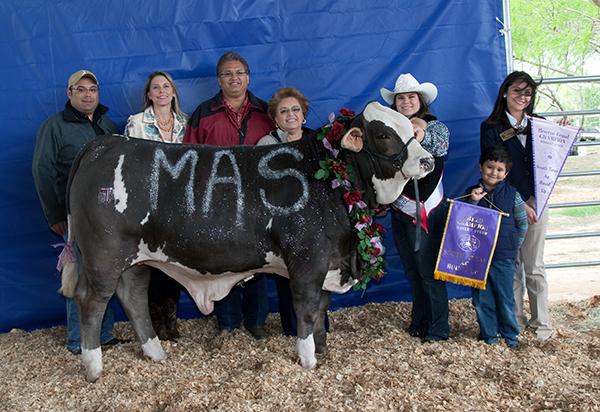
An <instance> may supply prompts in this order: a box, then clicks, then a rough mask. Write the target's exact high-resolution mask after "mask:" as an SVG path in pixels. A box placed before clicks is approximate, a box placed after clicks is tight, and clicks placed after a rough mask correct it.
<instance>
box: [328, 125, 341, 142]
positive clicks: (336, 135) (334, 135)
mask: <svg viewBox="0 0 600 412" xmlns="http://www.w3.org/2000/svg"><path fill="white" fill-rule="evenodd" d="M343 133H344V125H343V124H341V123H340V122H338V121H335V122H333V126H332V127H331V130H329V133H327V136H326V137H327V140H329V141H330V142H333V141H337V140H340V139H341V138H342V135H343Z"/></svg>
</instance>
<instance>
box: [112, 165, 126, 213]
mask: <svg viewBox="0 0 600 412" xmlns="http://www.w3.org/2000/svg"><path fill="white" fill-rule="evenodd" d="M124 161H125V155H121V156H119V163H118V164H117V168H116V169H115V180H114V182H113V193H114V195H115V209H117V212H120V213H123V212H124V211H125V209H127V189H126V188H125V181H124V180H123V174H122V171H123V170H122V169H123V162H124Z"/></svg>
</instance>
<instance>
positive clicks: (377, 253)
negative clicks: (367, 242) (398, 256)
mask: <svg viewBox="0 0 600 412" xmlns="http://www.w3.org/2000/svg"><path fill="white" fill-rule="evenodd" d="M380 254H381V249H379V248H378V247H374V248H373V250H372V251H371V256H379V255H380Z"/></svg>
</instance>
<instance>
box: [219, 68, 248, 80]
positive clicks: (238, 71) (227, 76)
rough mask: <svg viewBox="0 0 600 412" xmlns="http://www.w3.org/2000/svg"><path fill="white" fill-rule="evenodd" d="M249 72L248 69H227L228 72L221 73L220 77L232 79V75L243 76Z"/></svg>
mask: <svg viewBox="0 0 600 412" xmlns="http://www.w3.org/2000/svg"><path fill="white" fill-rule="evenodd" d="M246 74H248V72H247V71H246V70H236V71H234V72H233V71H226V72H221V73H219V76H220V77H225V78H226V79H230V78H232V77H242V76H244V75H246Z"/></svg>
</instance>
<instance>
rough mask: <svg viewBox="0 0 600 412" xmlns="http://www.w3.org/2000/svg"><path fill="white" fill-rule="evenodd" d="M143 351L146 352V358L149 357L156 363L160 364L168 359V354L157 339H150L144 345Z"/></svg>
mask: <svg viewBox="0 0 600 412" xmlns="http://www.w3.org/2000/svg"><path fill="white" fill-rule="evenodd" d="M142 350H143V351H144V355H145V356H147V357H149V358H150V359H152V360H153V361H155V362H159V361H161V360H164V359H166V358H167V354H166V353H165V351H164V350H163V348H162V346H161V344H160V341H159V340H158V338H157V337H154V338H152V339H148V341H147V342H146V343H144V344H143V345H142Z"/></svg>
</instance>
